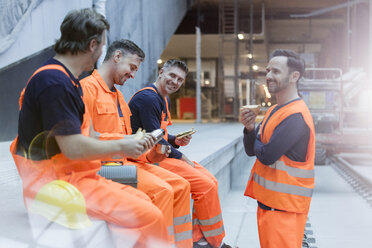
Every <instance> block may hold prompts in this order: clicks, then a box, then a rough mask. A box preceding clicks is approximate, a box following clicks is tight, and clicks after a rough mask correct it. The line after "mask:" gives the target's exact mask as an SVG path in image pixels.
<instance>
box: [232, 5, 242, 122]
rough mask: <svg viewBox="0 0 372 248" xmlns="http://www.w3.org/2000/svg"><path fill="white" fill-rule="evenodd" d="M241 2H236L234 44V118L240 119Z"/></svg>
mask: <svg viewBox="0 0 372 248" xmlns="http://www.w3.org/2000/svg"><path fill="white" fill-rule="evenodd" d="M238 4H239V1H238V0H235V2H234V42H235V61H234V92H235V96H234V102H233V107H234V118H238V114H239V95H240V94H239V39H238V32H239V16H238V15H239V12H238V10H239V8H238Z"/></svg>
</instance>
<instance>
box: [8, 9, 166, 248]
mask: <svg viewBox="0 0 372 248" xmlns="http://www.w3.org/2000/svg"><path fill="white" fill-rule="evenodd" d="M108 29H109V23H108V22H107V20H106V19H105V18H104V17H103V16H102V15H100V14H98V13H96V12H94V11H93V10H91V9H82V10H74V11H71V12H70V13H68V14H67V16H66V17H65V18H64V20H63V22H62V24H61V28H60V30H61V37H60V39H59V40H57V41H56V44H55V46H54V49H55V51H56V55H55V56H54V57H53V58H51V59H49V60H48V61H46V62H45V63H44V65H43V66H41V67H40V68H39V69H37V70H36V72H35V73H34V74H33V75H32V76H31V78H30V79H29V81H28V83H27V86H26V87H25V89H24V91H23V92H22V93H21V98H20V114H19V123H18V124H19V128H18V137H17V138H16V139H15V140H14V141H13V143H12V144H11V152H12V155H13V159H14V161H15V164H16V166H17V169H18V172H19V174H20V176H21V178H22V183H23V195H24V200H25V204H26V207H27V208H30V207H32V206H33V203H34V202H35V201H36V200H38V192H39V190H40V189H45V188H44V186H47V187H48V185H52V186H54V185H55V186H59V188H54V191H53V189H50V190H51V192H61V190H62V191H63V189H65V190H64V191H66V190H67V189H69V188H70V189H71V188H72V189H77V192H80V193H81V195H82V197H83V200H85V205H86V211H87V214H88V215H89V216H90V217H93V218H97V219H102V220H105V221H107V223H108V226H109V228H110V230H112V233H113V238H114V242H115V243H116V246H117V247H129V246H131V245H133V246H136V247H150V246H151V244H153V243H154V242H162V243H164V245H163V246H165V247H168V241H167V240H168V234H167V230H166V225H165V221H164V216H163V215H162V213H161V212H160V210H159V209H158V208H157V207H156V206H154V205H153V204H152V203H151V200H150V198H149V197H148V196H147V195H146V194H144V193H143V192H141V191H139V190H136V189H134V188H132V187H131V186H126V185H122V184H119V183H115V182H112V181H110V180H106V179H105V178H102V177H100V176H98V175H97V172H98V171H99V170H100V168H101V163H100V162H99V161H97V160H93V159H99V158H101V157H103V156H115V155H120V156H131V157H138V156H139V155H141V154H142V153H144V152H145V151H146V150H147V149H149V148H151V147H152V146H153V145H154V143H155V138H154V137H152V136H151V135H145V137H144V138H143V139H140V140H139V139H136V138H135V137H134V136H128V137H127V138H126V139H122V140H111V141H99V140H96V139H94V138H91V137H86V136H84V135H82V134H81V125H82V123H83V116H84V112H85V106H84V102H83V99H82V89H81V86H80V83H79V81H78V79H77V78H78V77H79V75H80V74H81V73H82V72H83V71H88V70H92V69H93V67H94V64H95V63H96V61H97V59H98V58H99V56H100V55H101V53H102V46H103V45H104V44H105V33H106V30H108ZM50 183H52V184H50ZM68 183H69V184H68ZM66 185H67V186H66ZM70 185H71V186H70ZM52 186H51V187H52ZM73 192H76V191H75V190H69V191H68V192H67V193H66V194H68V195H69V196H70V195H71V194H72V193H73ZM44 193H45V192H44ZM80 193H79V194H80ZM73 196H74V195H73V194H72V196H71V197H73ZM41 197H42V198H43V197H44V198H45V197H47V198H48V199H51V202H52V203H51V206H50V208H49V210H51V211H52V210H53V209H56V208H57V207H60V206H59V205H56V206H55V205H53V203H58V204H62V203H63V201H65V200H66V199H59V198H58V195H55V194H53V193H48V192H47V195H46V196H43V195H42V196H41ZM54 198H57V199H54ZM44 203H48V204H50V202H48V201H46V202H44ZM79 203H80V202H79ZM76 204H77V203H73V205H71V206H67V208H68V209H63V208H62V210H64V211H66V212H68V211H69V210H70V209H73V208H76V207H77V206H76ZM79 206H82V205H79ZM41 214H47V213H43V212H42V213H41ZM45 217H46V216H45ZM53 220H54V219H53ZM85 220H86V222H89V220H87V218H86V216H85ZM76 221H77V222H78V219H77V220H76ZM67 226H68V225H67Z"/></svg>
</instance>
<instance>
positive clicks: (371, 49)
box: [368, 0, 372, 84]
mask: <svg viewBox="0 0 372 248" xmlns="http://www.w3.org/2000/svg"><path fill="white" fill-rule="evenodd" d="M368 75H369V78H371V76H372V0H371V1H370V2H369V73H368ZM370 83H371V84H372V82H370Z"/></svg>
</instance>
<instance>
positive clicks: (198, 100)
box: [195, 27, 201, 123]
mask: <svg viewBox="0 0 372 248" xmlns="http://www.w3.org/2000/svg"><path fill="white" fill-rule="evenodd" d="M195 29H196V123H201V98H200V93H201V90H200V74H201V57H200V40H201V34H200V28H199V27H196V28H195Z"/></svg>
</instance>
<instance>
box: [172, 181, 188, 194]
mask: <svg viewBox="0 0 372 248" xmlns="http://www.w3.org/2000/svg"><path fill="white" fill-rule="evenodd" d="M190 188H191V186H190V183H189V182H188V181H187V180H186V179H184V178H182V177H179V179H178V180H177V187H175V188H174V190H175V192H174V193H175V194H179V193H181V194H182V193H185V194H187V195H189V194H190Z"/></svg>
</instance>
